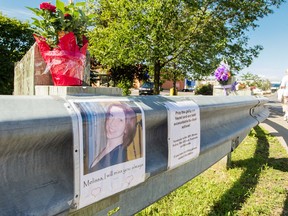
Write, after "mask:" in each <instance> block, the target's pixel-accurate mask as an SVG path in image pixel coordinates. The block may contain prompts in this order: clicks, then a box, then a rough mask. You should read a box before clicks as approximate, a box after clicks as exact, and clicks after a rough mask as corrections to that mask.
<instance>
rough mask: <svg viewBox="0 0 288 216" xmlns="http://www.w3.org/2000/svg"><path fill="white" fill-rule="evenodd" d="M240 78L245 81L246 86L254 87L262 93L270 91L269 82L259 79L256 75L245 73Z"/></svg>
mask: <svg viewBox="0 0 288 216" xmlns="http://www.w3.org/2000/svg"><path fill="white" fill-rule="evenodd" d="M241 78H242V79H243V80H245V81H246V83H247V85H248V86H256V87H257V88H259V89H262V90H264V91H266V90H268V89H270V87H271V82H270V81H269V80H268V79H264V78H261V77H260V76H258V75H257V74H252V73H250V72H247V73H245V74H242V75H241Z"/></svg>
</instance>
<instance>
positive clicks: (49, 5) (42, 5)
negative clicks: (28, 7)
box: [40, 2, 56, 13]
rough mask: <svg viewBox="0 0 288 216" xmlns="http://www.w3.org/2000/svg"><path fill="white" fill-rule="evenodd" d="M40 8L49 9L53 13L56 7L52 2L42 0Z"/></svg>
mask: <svg viewBox="0 0 288 216" xmlns="http://www.w3.org/2000/svg"><path fill="white" fill-rule="evenodd" d="M40 9H42V10H48V11H51V12H53V13H55V12H56V7H55V6H54V5H52V4H50V3H49V2H43V3H41V4H40Z"/></svg>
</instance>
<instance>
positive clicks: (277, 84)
mask: <svg viewBox="0 0 288 216" xmlns="http://www.w3.org/2000/svg"><path fill="white" fill-rule="evenodd" d="M280 84H281V83H280V82H271V92H272V93H274V92H276V91H277V90H278V89H279V88H280Z"/></svg>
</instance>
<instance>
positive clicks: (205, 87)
mask: <svg viewBox="0 0 288 216" xmlns="http://www.w3.org/2000/svg"><path fill="white" fill-rule="evenodd" d="M195 95H213V85H212V84H210V83H208V84H201V85H198V86H197V87H196V89H195Z"/></svg>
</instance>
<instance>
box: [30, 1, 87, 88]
mask: <svg viewBox="0 0 288 216" xmlns="http://www.w3.org/2000/svg"><path fill="white" fill-rule="evenodd" d="M84 5H85V2H78V3H76V4H74V3H70V4H68V5H65V4H64V3H63V2H62V1H60V0H56V6H54V5H52V4H51V3H49V2H43V3H41V4H40V6H39V8H29V7H28V9H30V10H32V11H33V12H34V13H35V15H37V16H39V17H40V19H37V18H32V19H33V20H34V22H33V23H32V24H34V28H33V30H34V32H35V33H34V38H35V40H36V43H37V45H38V47H39V50H40V52H41V55H42V57H43V59H44V61H45V62H46V64H47V67H46V70H45V72H47V71H50V72H51V75H52V79H53V82H54V85H67V86H68V85H82V80H83V75H84V67H85V61H86V51H87V47H88V40H87V38H86V37H85V33H86V32H87V25H88V23H89V22H88V21H89V18H88V17H87V16H85V14H84V12H83V11H82V10H81V8H82V7H83V6H84Z"/></svg>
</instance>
